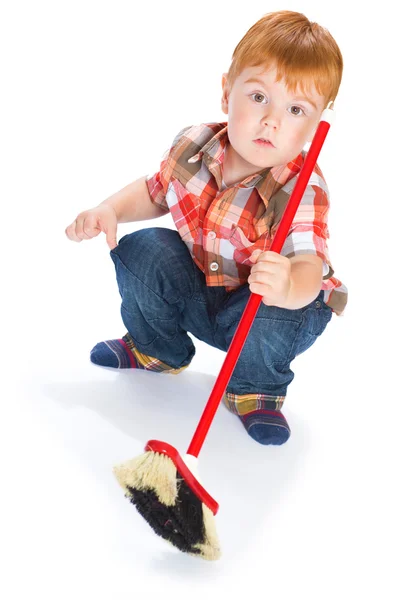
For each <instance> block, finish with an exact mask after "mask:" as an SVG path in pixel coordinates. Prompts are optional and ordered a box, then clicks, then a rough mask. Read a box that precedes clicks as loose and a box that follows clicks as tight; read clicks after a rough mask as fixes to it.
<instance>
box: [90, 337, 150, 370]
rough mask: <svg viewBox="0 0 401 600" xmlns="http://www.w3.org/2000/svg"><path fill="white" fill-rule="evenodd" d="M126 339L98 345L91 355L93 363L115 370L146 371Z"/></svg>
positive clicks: (107, 341) (108, 341)
mask: <svg viewBox="0 0 401 600" xmlns="http://www.w3.org/2000/svg"><path fill="white" fill-rule="evenodd" d="M124 337H125V336H124ZM124 337H123V338H121V339H118V340H106V341H105V342H99V343H98V344H96V346H94V347H93V348H92V350H91V353H90V359H91V362H93V363H94V364H95V365H100V366H102V367H113V368H114V369H144V368H145V367H143V366H142V365H141V364H140V363H139V361H138V360H137V358H136V356H135V354H134V353H133V352H132V351H131V350H130V349H129V347H128V346H127V343H126V342H125V341H124Z"/></svg>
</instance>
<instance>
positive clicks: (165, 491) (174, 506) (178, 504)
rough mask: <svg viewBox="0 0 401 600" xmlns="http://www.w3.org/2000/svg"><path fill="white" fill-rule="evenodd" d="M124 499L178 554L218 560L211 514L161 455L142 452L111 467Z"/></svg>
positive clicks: (217, 545) (173, 466)
mask: <svg viewBox="0 0 401 600" xmlns="http://www.w3.org/2000/svg"><path fill="white" fill-rule="evenodd" d="M114 473H115V475H116V477H117V480H118V482H119V483H120V485H121V487H122V488H123V489H124V490H125V493H126V496H127V497H128V498H129V499H130V502H132V504H134V506H135V507H136V509H137V510H138V512H139V513H140V514H141V515H142V517H143V518H144V519H145V520H146V521H147V522H148V523H149V525H150V526H151V527H152V529H153V530H154V531H155V533H157V535H160V536H161V537H162V538H164V539H165V540H167V541H168V542H170V543H171V544H173V545H174V546H175V547H176V548H178V549H179V550H181V551H182V552H186V553H188V554H191V555H194V556H199V557H201V558H204V559H206V560H216V559H218V558H219V557H220V549H219V542H218V538H217V532H216V527H215V523H214V516H213V513H212V511H211V510H210V509H209V508H208V507H207V506H206V505H205V504H203V503H202V501H201V500H200V499H199V498H198V497H197V496H196V494H194V492H193V491H192V490H191V488H190V487H189V486H188V485H187V483H186V482H185V480H184V479H183V478H182V477H181V476H180V474H179V473H178V472H177V468H176V466H175V464H174V462H173V461H172V460H171V459H170V458H169V457H168V456H166V455H165V454H159V453H157V452H152V451H149V452H146V453H145V454H143V455H141V456H139V457H137V458H134V459H132V460H130V461H128V462H126V463H123V464H122V465H119V466H117V467H115V468H114Z"/></svg>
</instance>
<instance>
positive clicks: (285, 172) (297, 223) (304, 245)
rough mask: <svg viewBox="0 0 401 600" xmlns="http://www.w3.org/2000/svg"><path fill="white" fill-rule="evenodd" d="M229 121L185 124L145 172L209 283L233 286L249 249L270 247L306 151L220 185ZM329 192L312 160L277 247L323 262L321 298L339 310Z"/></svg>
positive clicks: (341, 291)
mask: <svg viewBox="0 0 401 600" xmlns="http://www.w3.org/2000/svg"><path fill="white" fill-rule="evenodd" d="M227 143H228V136H227V123H205V124H201V125H195V126H192V127H186V128H185V129H183V130H182V131H180V132H179V134H178V135H177V136H176V137H175V139H174V140H173V144H172V146H171V148H170V149H169V150H168V151H167V152H166V153H165V155H164V156H163V158H162V162H161V166H160V170H159V171H158V172H157V173H155V174H154V175H150V176H148V177H147V186H148V189H149V194H150V198H151V200H152V202H154V203H155V204H157V205H158V206H160V207H161V208H163V209H164V210H165V211H166V212H168V211H170V212H171V215H172V217H173V219H174V222H175V225H176V227H177V230H178V232H179V234H180V236H181V238H182V240H183V242H185V244H186V245H187V247H188V250H189V251H190V253H191V256H192V258H193V260H194V261H195V263H196V265H197V266H198V267H199V268H200V269H201V270H202V271H203V272H204V274H205V278H206V283H207V285H210V286H225V287H226V289H227V291H231V290H233V289H235V288H237V287H238V286H240V285H243V284H244V283H247V281H248V277H249V274H250V270H251V267H252V266H253V263H252V262H251V261H250V260H249V257H250V256H251V254H252V252H253V251H254V250H259V249H260V250H263V251H265V250H269V249H270V246H271V243H272V241H273V238H274V234H275V232H276V230H277V227H278V225H279V222H280V219H281V217H282V215H283V212H284V209H285V207H286V205H287V202H288V200H289V197H290V195H291V192H292V190H293V189H294V186H295V183H296V180H297V177H296V176H297V174H298V173H299V171H300V169H301V167H302V165H303V162H304V160H305V155H306V153H305V152H304V151H302V152H301V153H300V154H299V155H298V156H297V157H296V158H295V159H294V160H293V161H291V162H290V163H288V164H287V165H280V166H277V167H271V168H266V169H265V170H264V171H262V172H260V173H258V174H256V175H251V176H249V177H247V178H246V179H244V180H243V181H241V182H240V183H235V184H233V185H232V186H230V187H225V185H224V182H223V179H222V175H223V161H224V153H225V148H226V146H227ZM328 211H329V191H328V188H327V185H326V182H325V180H324V178H323V174H322V172H321V170H320V168H319V167H318V165H317V164H316V165H315V168H314V170H313V172H312V175H311V177H310V179H309V182H308V185H307V187H306V189H305V192H304V195H303V197H302V200H301V203H300V205H299V207H298V210H297V212H296V214H295V217H294V220H293V223H292V225H291V228H290V230H289V233H288V236H287V238H286V240H285V242H284V245H283V248H282V250H281V254H282V255H283V256H286V257H287V258H290V257H291V256H294V255H296V254H316V255H317V256H320V257H321V259H322V260H323V262H324V266H323V280H322V287H321V289H322V290H324V301H325V302H326V304H328V306H330V307H331V309H332V310H333V311H334V312H335V313H336V314H338V315H341V314H342V313H343V311H344V309H345V306H346V304H347V295H348V294H347V288H346V287H345V286H344V285H343V284H342V283H341V281H339V280H338V279H336V278H335V277H334V276H333V275H334V270H333V267H332V265H331V262H330V258H329V254H328V249H327V244H326V240H327V238H328V237H329V231H328V227H327V217H328Z"/></svg>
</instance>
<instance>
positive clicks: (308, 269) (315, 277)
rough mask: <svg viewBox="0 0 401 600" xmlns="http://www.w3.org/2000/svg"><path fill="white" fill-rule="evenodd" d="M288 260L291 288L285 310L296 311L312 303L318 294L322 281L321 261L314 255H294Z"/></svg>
mask: <svg viewBox="0 0 401 600" xmlns="http://www.w3.org/2000/svg"><path fill="white" fill-rule="evenodd" d="M289 260H290V263H291V276H290V277H291V286H290V291H289V294H288V297H287V302H286V306H285V308H288V309H290V310H296V309H298V308H302V307H304V306H306V305H307V304H309V303H310V302H312V300H314V299H315V298H316V296H317V295H318V294H319V292H320V290H321V287H322V281H323V261H322V259H321V258H320V256H317V255H315V254H296V255H295V256H293V257H291V258H290V259H289Z"/></svg>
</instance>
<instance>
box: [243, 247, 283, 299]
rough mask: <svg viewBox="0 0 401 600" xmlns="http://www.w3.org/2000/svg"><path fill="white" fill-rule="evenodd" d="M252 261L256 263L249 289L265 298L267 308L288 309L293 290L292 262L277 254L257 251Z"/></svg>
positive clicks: (250, 277) (251, 258)
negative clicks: (287, 304) (288, 299)
mask: <svg viewBox="0 0 401 600" xmlns="http://www.w3.org/2000/svg"><path fill="white" fill-rule="evenodd" d="M250 260H251V261H252V262H256V264H254V265H253V267H252V269H251V274H250V276H249V277H248V282H249V288H250V290H251V292H253V293H254V294H259V295H260V296H263V299H262V302H263V304H266V305H267V306H278V307H280V308H286V302H287V298H288V295H289V293H290V289H291V261H290V260H289V259H288V258H286V257H285V256H281V254H277V252H271V251H270V250H269V251H267V252H262V251H261V250H255V252H253V253H252V255H251V257H250Z"/></svg>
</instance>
